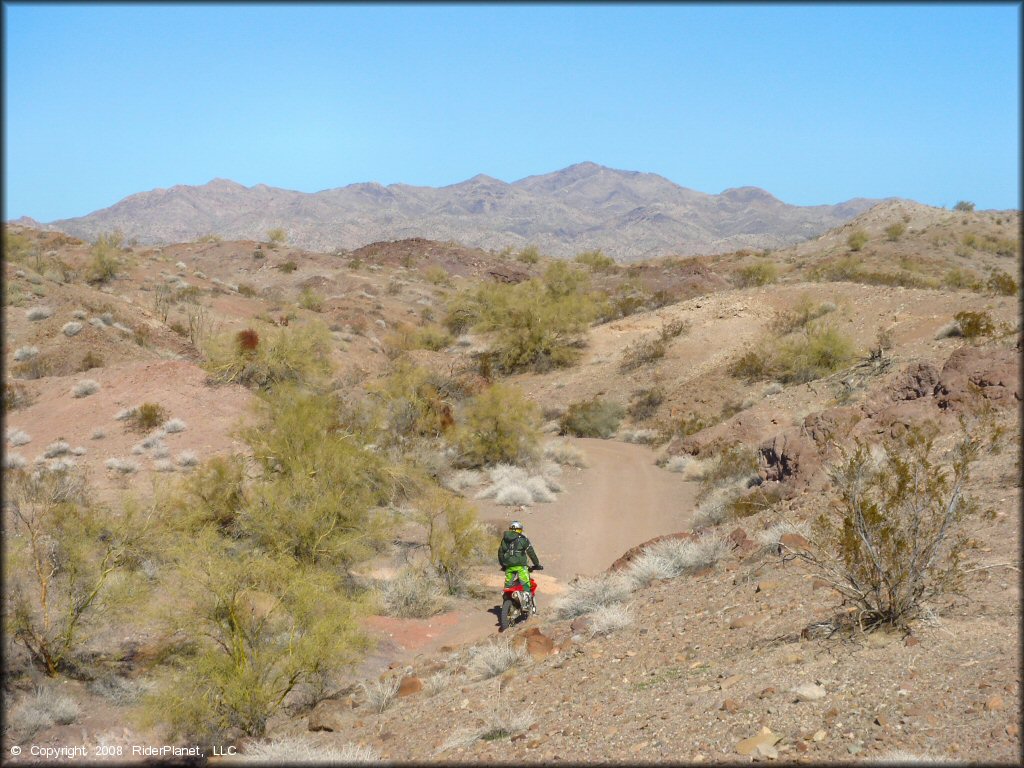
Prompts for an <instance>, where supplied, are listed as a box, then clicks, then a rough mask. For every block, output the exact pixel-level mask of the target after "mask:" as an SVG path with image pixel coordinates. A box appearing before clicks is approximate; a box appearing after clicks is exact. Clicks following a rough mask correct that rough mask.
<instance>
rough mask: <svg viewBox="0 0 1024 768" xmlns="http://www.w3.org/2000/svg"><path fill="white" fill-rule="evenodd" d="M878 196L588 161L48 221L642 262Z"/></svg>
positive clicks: (215, 197)
mask: <svg viewBox="0 0 1024 768" xmlns="http://www.w3.org/2000/svg"><path fill="white" fill-rule="evenodd" d="M879 202H881V200H877V199H868V198H855V199H852V200H847V201H846V202H843V203H839V204H837V205H816V206H796V205H788V204H786V203H783V202H782V201H780V200H778V199H777V198H775V197H774V196H772V195H771V194H770V193H768V192H766V191H765V190H763V189H759V188H757V187H738V188H733V189H727V190H725V191H723V192H722V193H721V194H718V195H713V194H707V193H704V192H697V191H695V190H692V189H687V188H685V187H681V186H679V185H678V184H675V183H673V182H671V181H669V180H668V179H666V178H664V177H662V176H659V175H657V174H653V173H642V172H639V171H621V170H615V169H612V168H606V167H604V166H601V165H597V164H595V163H589V162H587V163H578V164H576V165H571V166H569V167H568V168H564V169H562V170H560V171H555V172H553V173H548V174H543V175H538V176H527V177H526V178H523V179H520V180H519V181H515V182H512V183H508V182H504V181H501V180H499V179H495V178H492V177H490V176H486V175H484V174H478V175H476V176H474V177H473V178H471V179H467V180H465V181H462V182H459V183H457V184H452V185H449V186H445V187H417V186H411V185H408V184H390V185H388V186H384V185H381V184H378V183H376V182H363V183H358V184H350V185H348V186H345V187H338V188H334V189H327V190H323V191H320V192H313V193H308V192H297V191H293V190H287V189H278V188H275V187H269V186H267V185H265V184H256V185H255V186H252V187H246V186H243V185H242V184H238V183H237V182H234V181H230V180H228V179H214V180H213V181H210V182H209V183H207V184H204V185H202V186H187V185H178V186H174V187H171V188H170V189H154V190H151V191H149V192H140V193H137V194H134V195H130V196H129V197H126V198H124V199H123V200H121V201H120V202H118V203H116V204H114V205H112V206H110V207H109V208H104V209H102V210H99V211H95V212H93V213H90V214H88V215H86V216H80V217H76V218H71V219H60V220H57V221H53V222H50V223H49V224H48V225H47V228H48V229H55V230H59V231H62V232H65V233H67V234H69V235H73V236H75V237H80V238H85V239H92V238H94V237H96V236H97V235H98V234H99V233H101V232H104V231H110V230H113V229H120V230H121V231H122V232H124V234H125V236H126V237H128V238H134V239H136V240H138V241H139V242H140V243H147V244H157V243H170V242H186V241H189V240H193V239H196V238H198V237H202V236H204V235H211V234H212V235H218V236H220V237H222V238H224V239H248V240H262V239H264V238H265V237H266V233H267V231H268V230H269V229H272V228H274V227H283V228H284V229H285V231H286V232H287V234H288V242H289V243H291V244H293V245H295V246H298V247H300V248H305V249H307V250H314V251H333V250H335V249H346V250H351V249H354V248H358V247H360V246H363V245H366V244H368V243H371V242H377V241H381V240H398V239H404V238H410V237H424V238H428V239H431V240H442V241H443V240H454V241H457V242H460V243H462V244H464V245H467V246H473V247H478V248H485V249H496V250H500V249H502V248H505V247H512V248H515V249H518V248H522V247H524V246H526V245H528V244H533V245H536V246H537V247H538V248H539V249H540V250H541V251H542V252H543V253H546V254H549V255H552V256H559V257H563V258H566V257H571V256H572V255H574V254H576V253H579V252H581V251H585V250H594V249H601V250H602V251H604V252H605V253H607V254H608V255H610V256H612V257H613V258H616V259H617V260H619V261H635V260H638V259H643V258H652V257H656V256H663V255H667V254H677V255H684V256H686V255H696V254H711V253H725V252H729V251H734V250H737V249H739V248H779V247H784V246H787V245H791V244H793V243H796V242H800V241H803V240H807V239H809V238H813V237H815V236H817V235H819V234H821V233H823V232H825V231H827V230H828V229H831V228H832V227H835V226H839V225H841V224H843V223H845V222H847V221H849V220H850V219H852V218H854V217H855V216H857V215H859V214H861V213H863V212H864V211H866V210H867V209H869V208H871V207H872V206H874V205H876V204H877V203H879Z"/></svg>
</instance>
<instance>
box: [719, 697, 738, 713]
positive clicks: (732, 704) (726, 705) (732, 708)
mask: <svg viewBox="0 0 1024 768" xmlns="http://www.w3.org/2000/svg"><path fill="white" fill-rule="evenodd" d="M719 709H720V710H722V711H723V712H728V713H729V714H735V713H737V712H739V709H740V704H739V702H738V701H736V699H726V700H725V701H723V702H722V706H721V707H719Z"/></svg>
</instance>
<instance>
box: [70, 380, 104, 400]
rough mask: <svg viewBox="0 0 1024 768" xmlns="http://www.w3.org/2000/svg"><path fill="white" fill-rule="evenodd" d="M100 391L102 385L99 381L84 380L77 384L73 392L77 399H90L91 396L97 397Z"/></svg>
mask: <svg viewBox="0 0 1024 768" xmlns="http://www.w3.org/2000/svg"><path fill="white" fill-rule="evenodd" d="M99 391H100V384H99V382H98V381H95V380H93V379H82V380H81V381H80V382H78V383H77V384H75V387H74V389H72V390H71V392H72V394H73V395H74V396H75V397H88V396H89V395H95V394H96V393H97V392H99Z"/></svg>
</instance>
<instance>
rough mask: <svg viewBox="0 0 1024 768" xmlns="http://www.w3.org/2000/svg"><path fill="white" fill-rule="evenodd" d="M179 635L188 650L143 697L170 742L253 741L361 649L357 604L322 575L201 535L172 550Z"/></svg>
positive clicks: (292, 562) (209, 531)
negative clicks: (293, 700)
mask: <svg viewBox="0 0 1024 768" xmlns="http://www.w3.org/2000/svg"><path fill="white" fill-rule="evenodd" d="M171 557H172V558H173V570H172V572H171V575H170V576H168V581H169V582H171V583H173V586H174V587H175V595H176V599H175V605H174V609H173V610H174V614H173V616H172V617H169V618H171V619H173V620H174V623H175V625H176V629H177V631H179V632H180V633H181V634H182V635H183V636H184V637H185V638H187V639H188V640H189V641H191V642H192V643H193V644H194V647H195V651H194V653H193V655H192V656H191V657H190V658H188V659H185V660H183V662H182V663H180V664H178V665H176V666H175V667H174V668H173V669H172V670H171V672H170V674H168V675H167V677H166V678H165V679H164V680H163V681H162V682H163V684H162V685H161V686H160V688H159V689H158V690H157V691H156V692H154V693H153V694H151V695H150V696H148V697H147V704H148V708H149V713H150V718H151V719H154V720H163V721H166V724H167V726H168V727H169V731H170V733H171V734H172V736H175V737H180V736H189V737H192V738H197V739H208V738H218V737H221V738H223V737H224V736H225V735H226V734H227V733H230V732H231V731H236V732H237V731H241V732H243V733H245V734H248V735H250V736H260V735H262V734H263V733H264V731H265V730H266V724H267V721H268V719H269V718H270V717H272V716H273V715H274V714H275V713H276V712H277V711H278V710H280V708H281V706H282V705H283V703H284V701H285V699H286V698H287V696H288V695H289V694H290V693H291V692H292V691H293V690H296V688H297V687H298V686H301V685H303V684H305V683H309V682H315V681H316V680H317V679H318V678H320V677H322V676H323V674H324V673H325V672H326V671H327V670H329V669H333V668H336V667H337V666H339V665H343V664H347V663H351V662H352V661H354V660H355V659H356V657H357V654H358V653H359V652H360V651H361V650H362V649H364V648H365V647H366V642H365V638H364V637H363V636H362V635H361V634H360V633H359V631H358V629H357V623H356V617H357V616H358V615H359V614H360V613H361V612H362V610H363V607H362V605H361V601H359V600H355V599H352V598H351V597H349V598H348V599H339V598H338V590H339V587H340V584H338V583H337V580H336V579H335V578H332V577H331V574H330V573H329V572H324V571H321V570H317V569H310V568H308V567H303V566H302V565H300V564H299V563H297V562H296V561H295V560H293V559H291V558H288V557H286V556H281V555H279V554H271V553H265V552H259V551H250V550H247V549H244V548H240V547H238V546H237V545H232V544H231V541H230V540H225V539H224V538H222V537H221V536H220V535H219V534H217V533H216V532H215V531H213V530H212V529H209V528H206V529H203V530H201V531H199V532H197V533H196V534H194V535H193V536H191V537H189V539H188V540H187V541H182V542H179V543H178V544H177V545H176V546H175V548H174V549H173V550H172V553H171Z"/></svg>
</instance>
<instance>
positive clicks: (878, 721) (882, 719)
mask: <svg viewBox="0 0 1024 768" xmlns="http://www.w3.org/2000/svg"><path fill="white" fill-rule="evenodd" d="M872 722H874V724H875V725H877V726H880V727H882V728H885V727H886V726H887V725H889V718H888V717H886V716H885V715H878V716H877V717H876V718H875V719H874V720H873V721H872Z"/></svg>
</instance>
